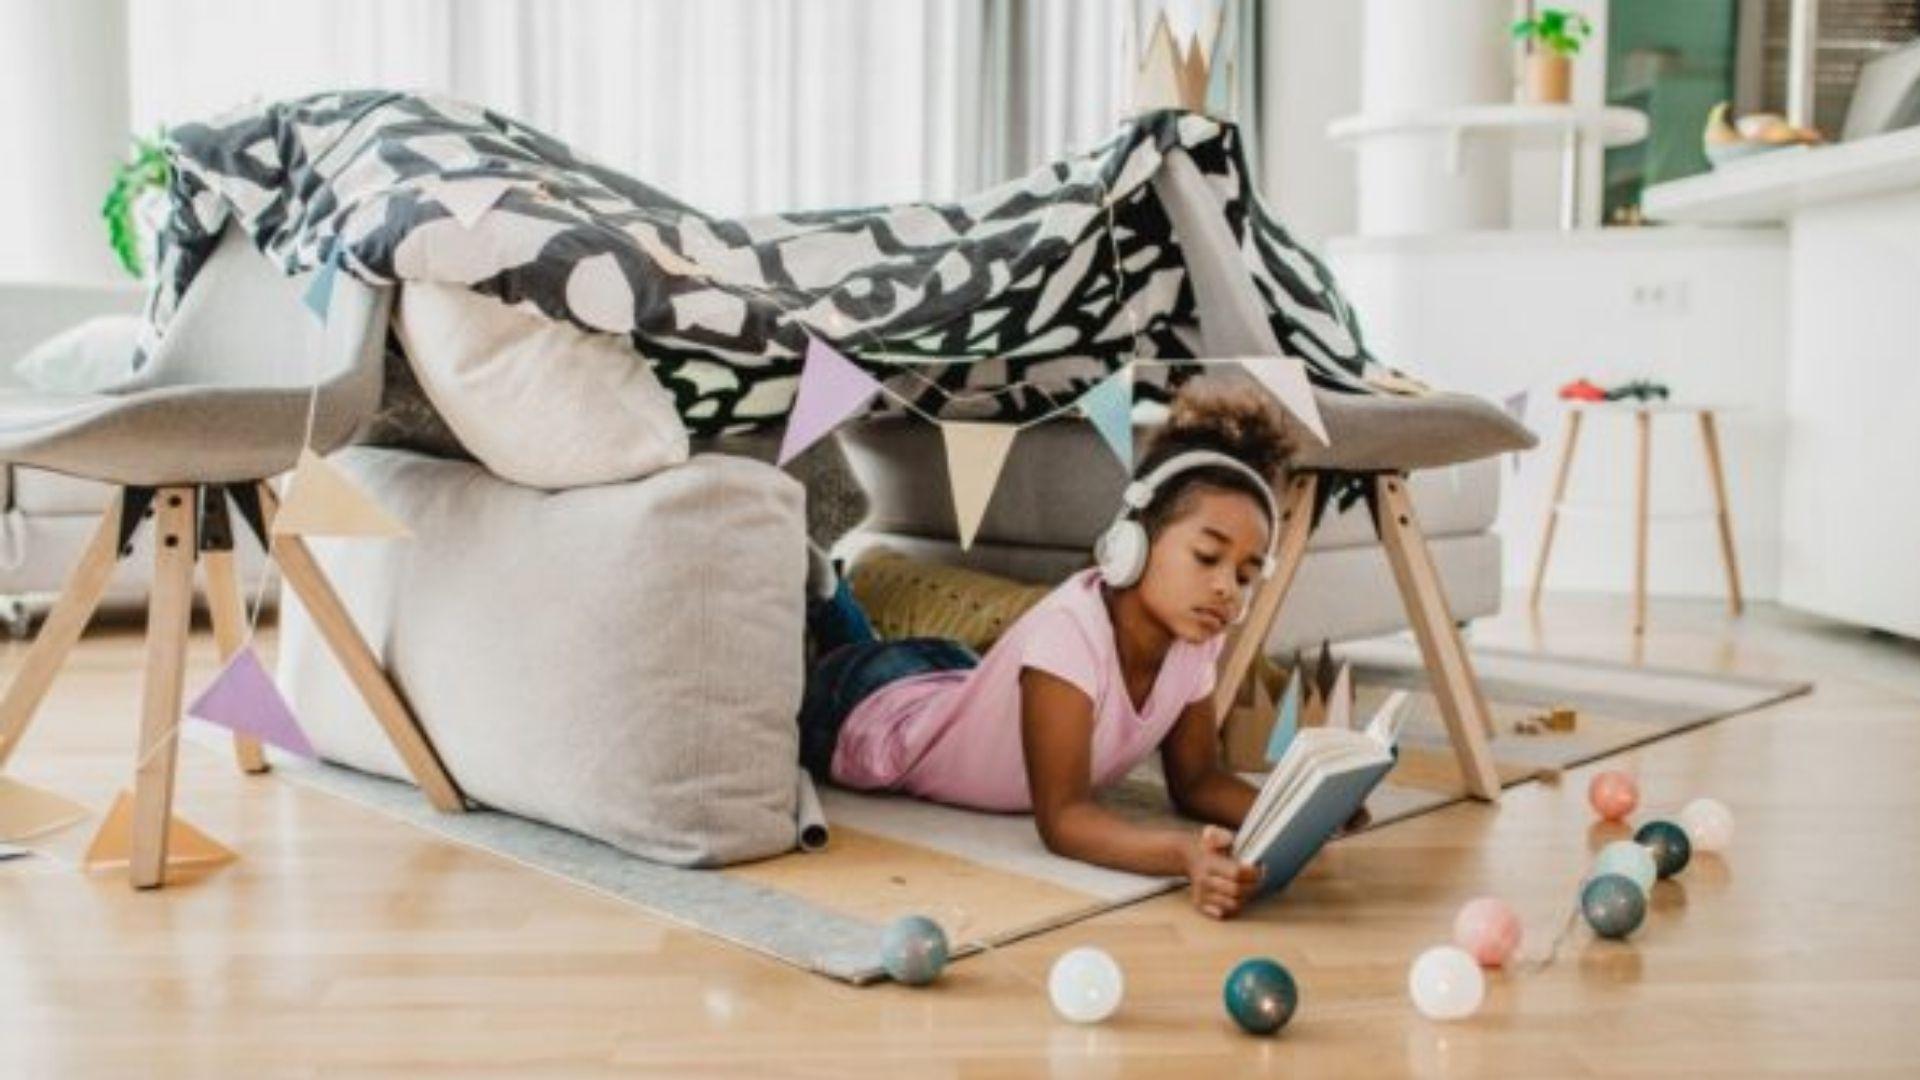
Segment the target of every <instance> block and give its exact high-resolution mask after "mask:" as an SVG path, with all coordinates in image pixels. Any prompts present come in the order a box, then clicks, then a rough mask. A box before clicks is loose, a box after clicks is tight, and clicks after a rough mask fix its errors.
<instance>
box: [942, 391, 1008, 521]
mask: <svg viewBox="0 0 1920 1080" xmlns="http://www.w3.org/2000/svg"><path fill="white" fill-rule="evenodd" d="M1019 430H1020V429H1019V428H1017V427H1014V426H1013V425H1012V424H979V423H968V422H965V421H958V420H949V421H942V422H941V424H940V434H941V435H942V436H943V437H944V438H945V440H946V446H947V482H948V484H949V485H950V486H951V487H952V488H953V516H954V521H955V522H956V523H957V524H958V525H959V528H960V548H961V550H963V551H964V550H967V549H970V548H972V547H973V537H974V534H975V533H977V532H979V531H980V519H981V518H983V517H985V516H986V513H987V504H988V503H989V502H991V501H992V500H993V488H994V485H995V484H996V483H998V482H999V479H1000V467H1001V466H1003V465H1005V464H1006V463H1007V451H1008V450H1009V449H1011V448H1012V447H1013V437H1014V435H1015V434H1017V433H1018V432H1019Z"/></svg>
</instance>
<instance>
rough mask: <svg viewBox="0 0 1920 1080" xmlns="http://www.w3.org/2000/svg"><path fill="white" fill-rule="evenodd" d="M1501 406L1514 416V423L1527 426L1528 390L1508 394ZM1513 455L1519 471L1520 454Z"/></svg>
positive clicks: (1514, 466)
mask: <svg viewBox="0 0 1920 1080" xmlns="http://www.w3.org/2000/svg"><path fill="white" fill-rule="evenodd" d="M1500 406H1501V408H1503V409H1505V410H1507V415H1508V416H1511V417H1513V422H1514V423H1516V424H1519V425H1520V426H1521V427H1526V426H1527V391H1525V390H1522V391H1520V392H1519V393H1517V394H1508V395H1507V398H1506V400H1505V401H1502V402H1501V403H1500ZM1512 457H1513V471H1514V472H1519V471H1520V455H1519V454H1518V453H1515V454H1513V455H1512Z"/></svg>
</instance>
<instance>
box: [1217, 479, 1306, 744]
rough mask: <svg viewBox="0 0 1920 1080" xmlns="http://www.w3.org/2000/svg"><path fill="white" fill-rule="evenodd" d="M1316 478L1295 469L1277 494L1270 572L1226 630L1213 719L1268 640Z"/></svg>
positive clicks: (1301, 550)
mask: <svg viewBox="0 0 1920 1080" xmlns="http://www.w3.org/2000/svg"><path fill="white" fill-rule="evenodd" d="M1319 484H1320V478H1319V477H1318V476H1316V475H1314V474H1313V473H1307V472H1303V473H1296V474H1295V475H1294V476H1293V478H1292V479H1290V480H1288V481H1287V487H1286V494H1285V495H1284V496H1283V497H1282V498H1281V500H1280V538H1279V541H1280V542H1279V543H1278V544H1277V545H1276V547H1277V549H1278V553H1277V554H1276V555H1275V556H1274V560H1275V565H1274V568H1273V573H1272V574H1271V575H1270V576H1268V577H1267V579H1266V580H1265V581H1264V582H1263V583H1262V584H1261V586H1260V591H1259V592H1258V593H1256V594H1255V595H1254V598H1253V601H1252V603H1251V604H1250V605H1249V607H1248V610H1247V617H1246V620H1245V621H1244V622H1242V623H1241V624H1240V625H1239V626H1238V627H1235V628H1234V629H1233V630H1232V631H1231V636H1230V637H1229V638H1228V639H1227V646H1226V649H1225V650H1224V651H1223V653H1222V654H1221V655H1222V659H1221V661H1220V671H1219V677H1218V678H1217V679H1216V680H1215V683H1214V688H1213V715H1214V720H1215V722H1218V723H1224V722H1225V721H1226V718H1227V714H1228V713H1229V712H1231V711H1232V709H1233V703H1234V702H1235V701H1236V700H1237V699H1238V698H1239V696H1240V684H1241V682H1242V681H1243V680H1245V679H1246V677H1247V673H1248V672H1249V671H1251V670H1252V669H1253V662H1254V659H1255V658H1256V657H1258V656H1259V654H1260V650H1261V649H1262V648H1264V647H1265V646H1266V644H1267V633H1268V631H1269V630H1271V629H1272V628H1273V620H1274V618H1275V617H1276V616H1278V615H1279V614H1280V602H1281V601H1282V600H1284V599H1286V596H1287V589H1288V588H1289V587H1291V586H1292V584H1293V575H1294V574H1295V573H1296V572H1298V571H1299V569H1300V563H1301V560H1303V559H1304V558H1306V552H1307V536H1308V534H1310V533H1311V532H1312V531H1313V497H1314V492H1315V491H1316V490H1318V487H1319Z"/></svg>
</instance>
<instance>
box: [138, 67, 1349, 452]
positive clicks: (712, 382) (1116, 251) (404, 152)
mask: <svg viewBox="0 0 1920 1080" xmlns="http://www.w3.org/2000/svg"><path fill="white" fill-rule="evenodd" d="M171 141H172V147H171V149H172V154H173V160H174V163H175V166H176V168H175V170H174V177H175V179H174V185H173V189H172V192H171V195H172V213H171V214H170V216H169V219H168V222H167V224H166V225H165V227H164V229H163V231H162V236H161V242H160V260H159V267H160V277H159V282H158V284H157V286H156V288H155V290H154V293H153V295H152V297H151V299H150V301H149V305H148V314H149V324H150V325H149V338H148V345H149V346H150V345H151V343H152V341H154V340H157V335H159V334H163V333H164V332H165V326H166V322H167V319H168V316H169V315H170V313H171V312H172V310H173V307H174V305H175V303H176V302H177V301H178V299H179V297H180V296H181V295H182V293H183V292H184V290H185V289H186V287H187V285H188V284H189V283H190V282H191V281H192V279H193V275H194V273H195V271H196V270H197V269H198V267H199V266H200V265H201V263H202V262H203V261H204V259H205V258H206V257H207V256H208V255H209V254H210V253H211V251H212V250H213V246H214V243H215V242H216V240H217V239H218V237H219V235H220V233H221V231H222V230H223V229H224V228H225V227H226V226H227V225H228V224H229V223H234V224H237V225H238V226H239V227H240V228H242V229H244V230H245V231H246V232H247V233H248V234H249V235H250V236H251V237H252V238H253V240H254V242H255V244H256V245H257V246H258V247H259V248H260V249H261V250H262V251H264V252H266V253H267V255H268V256H269V257H270V258H272V259H274V260H275V261H276V262H278V263H279V265H280V266H281V267H282V268H283V269H285V270H286V271H287V272H289V273H295V272H300V271H304V270H310V269H313V268H315V267H317V266H319V265H320V264H322V263H324V262H326V261H328V260H338V262H339V265H340V266H341V267H342V268H343V269H344V270H345V271H346V272H348V273H351V274H353V275H354V276H356V277H359V278H361V279H363V280H366V281H369V282H374V283H390V282H396V281H421V280H426V281H438V282H446V283H453V284H459V285H464V286H467V287H469V288H472V289H474V290H475V291H477V292H480V293H484V294H486V295H489V296H493V297H497V298H498V299H500V300H502V301H505V302H507V303H509V304H513V305H516V306H519V307H521V308H523V309H526V310H530V311H534V312H537V313H539V314H541V315H544V316H546V317H549V318H553V319H565V320H568V321H569V322H572V323H574V324H576V325H578V326H581V327H583V328H585V329H588V330H592V331H599V332H605V333H613V334H621V335H625V336H626V337H628V338H630V339H631V340H632V342H633V344H634V346H635V348H636V349H637V350H638V351H639V352H640V354H641V355H643V356H645V357H647V358H648V359H649V360H651V361H652V362H653V363H654V365H655V372H656V374H657V375H658V377H659V379H660V381H661V383H662V384H663V385H664V386H666V387H667V388H668V389H669V390H670V391H671V392H672V393H673V395H674V397H675V399H676V402H677V404H678V407H679V410H680V413H681V415H682V416H683V417H684V418H685V420H686V422H687V426H688V428H689V430H690V431H692V432H693V433H694V434H696V435H707V434H718V433H725V432H734V431H743V430H751V429H755V428H759V427H763V426H767V425H772V424H777V423H779V422H780V421H781V420H782V419H783V418H784V417H785V415H786V412H787V410H788V408H789V407H790V405H791V403H792V400H793V396H794V392H795V389H796V385H797V376H798V374H799V368H800V359H801V357H802V355H803V354H804V352H805V348H806V339H807V336H808V335H809V334H812V335H815V336H818V337H820V338H822V339H823V340H826V341H828V342H829V343H831V344H834V345H835V346H836V347H837V348H839V349H840V350H841V351H842V352H844V353H845V354H847V355H848V356H849V357H851V358H853V359H854V360H855V361H856V362H858V363H860V364H861V365H862V366H863V367H865V368H866V369H867V370H869V371H870V372H871V373H872V374H874V375H875V376H876V377H879V378H882V379H885V380H886V381H887V383H888V385H889V386H890V387H892V388H893V389H894V390H895V391H896V392H898V393H901V394H903V395H905V396H907V397H909V398H912V399H913V400H915V402H916V404H917V405H919V407H921V408H922V409H924V410H926V411H928V412H933V413H941V412H943V411H944V412H946V413H947V414H948V415H954V414H956V410H957V408H958V407H959V406H960V405H961V404H962V403H964V404H965V405H966V406H967V415H970V416H974V417H982V416H984V417H989V418H995V419H1005V420H1021V419H1028V418H1031V417H1033V416H1037V415H1040V414H1042V413H1045V412H1047V411H1049V410H1051V409H1052V408H1054V407H1056V405H1057V402H1058V401H1060V400H1065V399H1066V398H1070V397H1071V396H1072V395H1074V394H1077V393H1079V392H1081V391H1083V390H1085V389H1087V388H1088V387H1090V386H1092V385H1093V384H1094V383H1095V382H1097V381H1098V380H1099V379H1100V378H1102V377H1103V376H1104V375H1106V374H1107V373H1109V372H1111V371H1113V370H1115V369H1117V368H1118V367H1119V366H1121V365H1122V364H1124V363H1125V362H1126V361H1127V360H1128V359H1129V358H1131V357H1133V356H1136V355H1137V356H1143V357H1161V358H1173V357H1191V356H1194V355H1196V350H1197V349H1198V342H1199V338H1198V334H1197V329H1196V327H1195V315H1194V301H1193V293H1192V289H1191V288H1190V287H1189V286H1188V284H1187V277H1186V270H1185V267H1184V265H1183V263H1182V261H1181V254H1180V250H1179V248H1178V246H1177V245H1176V244H1175V243H1174V241H1173V237H1172V228H1171V225H1170V223H1169V221H1168V219H1167V216H1166V214H1165V212H1164V211H1163V209H1162V208H1161V206H1160V204H1159V202H1158V200H1157V199H1156V197H1155V195H1154V191H1153V187H1152V185H1151V184H1150V183H1149V181H1150V180H1151V179H1152V178H1153V176H1154V174H1155V172H1156V171H1157V169H1158V167H1159V163H1160V160H1161V157H1162V155H1163V154H1164V153H1166V152H1167V150H1168V149H1169V148H1171V147H1174V146H1180V147H1184V148H1185V149H1186V150H1187V152H1188V153H1189V154H1191V155H1192V157H1193V160H1194V162H1195V164H1196V165H1197V166H1198V167H1199V168H1200V170H1201V171H1202V173H1203V174H1205V175H1206V177H1207V178H1208V180H1209V181H1210V182H1211V183H1212V184H1214V185H1215V187H1216V188H1217V189H1218V190H1219V191H1220V192H1221V193H1222V194H1223V196H1224V199H1225V209H1226V215H1227V219H1228V222H1229V224H1230V225H1231V227H1232V229H1233V231H1234V235H1235V236H1237V237H1239V238H1240V239H1241V251H1242V254H1243V256H1244V258H1245V262H1246V266H1247V270H1248V272H1249V273H1250V274H1251V275H1252V276H1253V279H1254V281H1255V283H1256V284H1257V285H1258V287H1259V290H1260V294H1261V296H1262V297H1263V298H1264V299H1265V301H1266V304H1267V308H1268V311H1269V312H1270V318H1271V320H1272V324H1273V328H1274V331H1275V333H1276V335H1277V336H1278V338H1279V340H1280V341H1281V342H1282V344H1283V347H1284V348H1286V349H1287V350H1288V351H1289V352H1291V353H1293V354H1295V355H1298V356H1300V357H1301V358H1302V359H1303V360H1304V361H1305V362H1306V364H1307V367H1308V372H1309V375H1310V377H1311V378H1313V380H1314V381H1315V382H1316V383H1317V384H1319V385H1321V386H1324V387H1327V388H1329V389H1339V390H1350V391H1356V392H1365V391H1366V390H1367V389H1368V384H1367V383H1366V381H1365V379H1366V377H1367V376H1369V375H1373V374H1377V373H1379V372H1381V371H1384V370H1385V369H1384V368H1382V367H1380V366H1379V365H1378V364H1377V362H1376V361H1375V360H1374V359H1373V358H1372V357H1371V356H1369V354H1368V353H1367V350H1366V348H1365V346H1364V344H1363V343H1362V341H1361V336H1360V329H1359V326H1358V323H1357V322H1356V320H1355V319H1354V316H1353V313H1352V312H1351V311H1350V310H1349V308H1348V307H1347V304H1346V303H1345V301H1344V300H1343V299H1342V298H1341V296H1340V293H1339V291H1338V290H1337V289H1336V288H1335V286H1334V283H1333V281H1332V278H1331V277H1330V276H1329V274H1328V273H1327V271H1326V269H1325V268H1324V267H1323V266H1322V265H1321V263H1320V262H1319V261H1318V260H1317V259H1315V258H1314V257H1313V256H1312V255H1311V254H1309V253H1308V252H1307V251H1305V250H1304V249H1303V248H1301V247H1300V246H1298V245H1297V244H1295V243H1293V241H1292V240H1291V239H1290V238H1289V237H1288V235H1287V233H1286V230H1284V229H1283V228H1281V227H1280V225H1279V224H1278V223H1277V222H1275V221H1274V220H1273V219H1272V218H1271V217H1270V216H1268V215H1267V213H1266V212H1265V210H1264V208H1263V207H1262V206H1261V205H1260V202H1259V200H1258V198H1257V196H1256V195H1255V193H1254V192H1253V190H1252V187H1251V185H1250V184H1249V182H1248V180H1247V176H1246V169H1245V167H1244V162H1243V161H1242V159H1241V155H1240V146H1239V139H1238V134H1237V132H1236V130H1235V129H1234V128H1233V127H1232V126H1231V125H1226V124H1221V123H1217V122H1215V121H1212V120H1209V119H1206V118H1204V117H1201V116H1196V115H1192V114H1183V113H1157V114H1152V115H1148V116H1143V117H1140V118H1137V119H1135V120H1132V121H1129V122H1127V123H1126V124H1124V125H1123V126H1122V127H1121V128H1120V130H1119V131H1118V132H1117V133H1116V134H1115V135H1114V136H1113V137H1112V138H1111V139H1110V140H1108V141H1107V142H1106V143H1105V144H1103V145H1101V146H1100V147H1098V148H1096V149H1094V150H1092V151H1089V152H1087V153H1084V154H1080V155H1077V156H1074V157H1070V158H1067V159H1065V160H1062V161H1058V162H1055V163H1053V164H1051V165H1048V166H1045V167H1043V168H1041V169H1038V170H1036V171H1034V172H1033V173H1031V174H1030V175H1028V176H1025V177H1023V178H1020V179H1018V180H1014V181H1012V182H1009V183H1006V184H1003V185H1000V186H998V187H995V188H992V189H990V190H987V191H983V192H980V193H979V194H977V195H973V196H969V197H967V198H964V199H961V200H959V201H957V202H951V203H931V202H927V203H906V204H902V205H898V206H883V207H867V208H858V209H845V210H830V211H818V212H806V213H790V214H776V215H770V216H765V217H755V218H748V219H740V220H728V219H723V218H716V217H712V216H710V215H707V214H704V213H701V212H700V211H699V210H697V209H695V208H693V207H691V206H688V205H687V204H685V203H682V202H680V201H679V200H677V199H675V198H673V197H672V196H670V195H668V194H666V193H665V192H662V191H659V190H656V189H654V188H652V187H649V186H648V185H646V184H644V183H641V182H640V181H637V180H634V179H633V178H631V177H628V176H625V175H622V174H621V173H618V172H616V171H614V170H612V169H609V168H606V167H604V166H602V165H599V164H596V163H594V162H592V161H590V160H588V159H586V158H584V157H581V156H579V155H576V154H575V153H574V152H573V151H572V150H571V149H569V148H568V147H567V146H566V145H564V144H563V143H561V142H559V141H557V140H555V139H553V138H550V137H548V136H546V135H543V134H541V133H540V132H538V131H535V130H533V129H532V128H529V127H527V126H526V125H524V124H521V123H519V122H517V121H515V120H512V119H510V118H508V117H504V116H501V115H499V114H497V113H494V112H490V111H488V110H485V109H481V108H478V107H476V106H473V105H469V104H466V103H464V102H460V101H455V100H449V99H445V98H438V97H426V96H419V95H413V94H401V93H390V92H380V91H354V92H342V93H327V94H320V95H316V96H312V97H307V98H301V99H298V100H292V101H285V102H277V103H273V104H266V105H257V106H250V107H248V108H246V109H243V110H241V111H239V112H237V113H234V114H230V115H227V116H224V117H221V118H219V119H216V120H211V121H207V122H203V123H193V124H186V125H182V126H180V127H177V128H175V129H174V130H173V131H172V132H171ZM1140 385H1141V389H1142V392H1143V394H1144V395H1145V396H1158V395H1159V394H1161V393H1163V392H1164V389H1165V376H1164V374H1163V373H1162V372H1159V371H1154V372H1151V373H1143V376H1142V378H1141V380H1140Z"/></svg>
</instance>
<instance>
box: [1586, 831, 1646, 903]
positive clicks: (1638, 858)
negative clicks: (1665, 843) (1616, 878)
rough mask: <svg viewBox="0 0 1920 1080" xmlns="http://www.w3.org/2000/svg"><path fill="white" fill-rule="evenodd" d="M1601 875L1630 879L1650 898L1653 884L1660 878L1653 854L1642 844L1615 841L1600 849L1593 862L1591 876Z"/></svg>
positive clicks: (1630, 841)
mask: <svg viewBox="0 0 1920 1080" xmlns="http://www.w3.org/2000/svg"><path fill="white" fill-rule="evenodd" d="M1601 874H1619V875H1620V876H1622V877H1626V878H1631V879H1633V883H1634V884H1635V885H1638V886H1640V891H1641V892H1642V893H1646V894H1647V895H1649V896H1651V895H1652V894H1653V883H1654V882H1655V881H1657V880H1659V877H1660V866H1659V864H1658V863H1655V862H1654V861H1653V852H1651V851H1648V850H1647V848H1646V846H1645V845H1644V844H1639V843H1636V842H1634V841H1632V840H1615V841H1614V842H1613V843H1611V844H1608V845H1607V846H1606V847H1603V848H1601V849H1600V854H1599V856H1598V857H1596V858H1595V859H1594V860H1593V874H1592V876H1593V877H1599V876H1600V875H1601Z"/></svg>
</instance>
